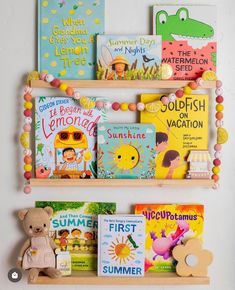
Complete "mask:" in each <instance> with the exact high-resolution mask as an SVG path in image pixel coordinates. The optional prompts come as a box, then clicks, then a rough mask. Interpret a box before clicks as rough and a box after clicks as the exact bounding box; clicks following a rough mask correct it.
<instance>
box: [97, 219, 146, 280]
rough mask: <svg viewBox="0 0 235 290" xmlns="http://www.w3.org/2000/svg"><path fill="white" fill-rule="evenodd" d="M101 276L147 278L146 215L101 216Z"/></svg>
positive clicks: (99, 245)
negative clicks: (145, 264)
mask: <svg viewBox="0 0 235 290" xmlns="http://www.w3.org/2000/svg"><path fill="white" fill-rule="evenodd" d="M98 225H99V228H98V276H124V277H125V276H133V277H141V276H144V257H145V253H144V252H145V218H144V216H143V215H113V216H112V215H107V216H105V215H99V217H98Z"/></svg>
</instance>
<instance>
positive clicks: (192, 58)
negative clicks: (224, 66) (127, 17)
mask: <svg viewBox="0 0 235 290" xmlns="http://www.w3.org/2000/svg"><path fill="white" fill-rule="evenodd" d="M153 31H154V34H156V35H160V36H162V64H163V67H162V69H163V78H165V79H170V78H171V79H174V80H191V79H196V78H198V77H201V75H202V73H203V71H206V70H211V71H214V72H216V6H212V5H203V6H202V5H199V6H193V5H190V6H189V5H184V6H177V5H173V6H172V5H156V6H154V9H153Z"/></svg>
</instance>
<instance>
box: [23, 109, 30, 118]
mask: <svg viewBox="0 0 235 290" xmlns="http://www.w3.org/2000/svg"><path fill="white" fill-rule="evenodd" d="M24 116H25V117H31V116H32V111H31V110H29V109H26V110H24Z"/></svg>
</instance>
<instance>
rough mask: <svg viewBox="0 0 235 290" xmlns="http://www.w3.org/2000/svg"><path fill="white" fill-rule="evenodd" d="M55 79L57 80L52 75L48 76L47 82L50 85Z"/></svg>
mask: <svg viewBox="0 0 235 290" xmlns="http://www.w3.org/2000/svg"><path fill="white" fill-rule="evenodd" d="M54 79H55V78H54V76H53V75H50V74H48V75H47V76H46V78H45V80H46V82H48V83H51V82H52V81H53V80H54Z"/></svg>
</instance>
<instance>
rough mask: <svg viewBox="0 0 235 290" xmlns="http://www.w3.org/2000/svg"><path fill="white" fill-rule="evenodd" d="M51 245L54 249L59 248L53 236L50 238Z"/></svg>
mask: <svg viewBox="0 0 235 290" xmlns="http://www.w3.org/2000/svg"><path fill="white" fill-rule="evenodd" d="M50 245H51V248H52V250H56V249H57V248H58V247H57V246H56V244H55V242H54V241H53V239H52V238H50Z"/></svg>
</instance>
